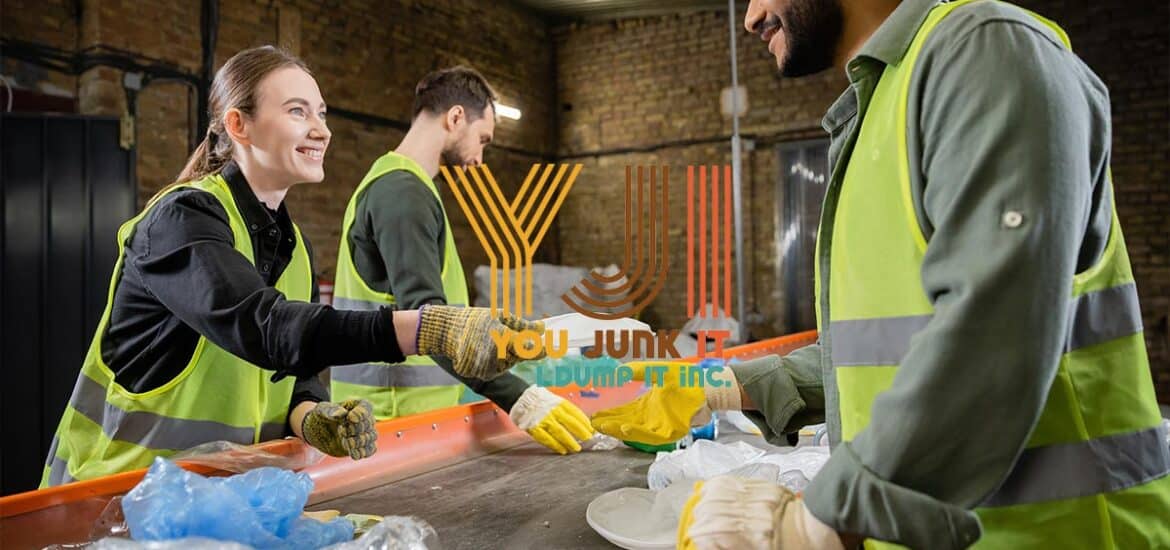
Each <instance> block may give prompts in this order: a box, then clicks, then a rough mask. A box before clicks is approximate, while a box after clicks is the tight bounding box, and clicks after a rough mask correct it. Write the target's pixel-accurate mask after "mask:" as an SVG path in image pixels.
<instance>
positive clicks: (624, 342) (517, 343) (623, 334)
mask: <svg viewBox="0 0 1170 550" xmlns="http://www.w3.org/2000/svg"><path fill="white" fill-rule="evenodd" d="M678 335H679V331H677V330H663V331H659V332H657V333H655V332H651V331H648V330H597V331H594V332H593V345H592V346H590V347H588V348H585V349H584V351H583V352H582V355H584V356H585V357H588V358H590V359H596V358H598V357H602V356H609V357H619V358H623V359H626V358H628V359H681V358H682V354H680V353H679V352H678V349H677V348H676V347H675V340H676V339H677V338H678ZM695 337H696V339H697V340H698V342H697V343H698V353H699V357H700V358H703V357H707V356H708V351H707V343H708V342H711V343H714V344H715V349H714V350H712V351H711V352H710V355H711V356H713V357H723V342H724V340H726V339H728V338H730V337H731V332H730V331H726V330H700V331H698V332H697V333H696V334H695ZM491 338H492V342H493V343H494V344H495V345H496V355H497V357H498V358H500V359H503V358H505V357H507V354H508V350H509V349H511V350H512V352H513V353H515V354H516V356H517V357H519V358H521V359H536V358H537V357H540V356H541V355H546V356H548V357H550V358H552V359H560V358H561V357H564V356H565V355H567V354H568V352H569V333H568V331H566V330H546V331H545V332H544V334H540V333H538V332H536V331H534V330H522V331H514V330H493V331H492V332H491Z"/></svg>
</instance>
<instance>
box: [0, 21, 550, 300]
mask: <svg viewBox="0 0 1170 550" xmlns="http://www.w3.org/2000/svg"><path fill="white" fill-rule="evenodd" d="M14 2H15V4H13V2H9V3H8V4H7V5H6V6H5V8H7V9H6V10H5V18H6V20H5V24H4V26H3V33H4V36H5V37H12V38H17V39H21V40H28V41H34V42H38V43H41V44H47V45H52V46H54V47H57V48H61V49H66V50H73V49H76V48H86V47H91V46H96V45H104V46H109V47H113V48H118V49H121V50H126V51H129V52H133V53H134V54H137V55H141V56H146V57H150V58H153V59H157V60H161V61H162V62H165V63H168V64H171V65H174V66H176V67H178V68H180V69H182V70H184V71H187V72H190V73H198V72H199V70H200V67H201V35H200V3H199V2H173V1H164V0H147V1H139V0H120V1H119V0H75V1H68V0H65V1H60V0H58V1H55V2H54V1H49V2H38V3H37V6H36V7H35V9H34V8H33V7H32V6H31V4H32V3H31V2H23V1H22V0H14ZM25 3H27V4H30V5H29V6H23V5H22V4H25ZM219 9H220V14H219V33H218V40H217V47H216V51H215V64H216V68H218V67H219V66H221V65H222V64H223V63H224V62H225V61H226V60H227V59H228V58H229V57H230V56H231V55H233V54H234V53H235V52H238V51H240V50H241V49H244V48H248V47H252V46H258V45H263V44H279V45H296V46H298V48H297V49H299V54H300V55H301V57H302V58H304V59H305V61H306V62H307V63H308V64H309V65H310V67H312V68H313V70H314V74H315V76H316V78H317V81H318V84H319V85H320V87H321V90H322V94H323V95H324V97H325V100H326V102H328V103H329V105H330V106H331V107H333V108H341V109H345V110H348V111H354V112H359V113H365V114H370V115H375V116H377V117H382V118H386V119H391V120H397V121H408V120H409V118H410V107H411V102H412V101H413V98H414V85H415V83H417V82H418V80H419V79H420V78H421V77H422V76H423V75H424V74H426V73H427V72H429V71H431V70H434V69H437V68H441V67H445V66H450V65H454V64H458V63H463V64H469V65H472V66H474V67H476V68H478V69H479V70H481V71H482V72H483V73H484V74H485V75H486V76H487V78H488V80H489V81H491V83H492V84H493V86H494V87H495V88H496V90H497V92H498V93H499V94H500V96H501V100H502V101H503V102H504V103H507V104H509V105H513V106H516V107H518V108H520V109H521V110H522V111H523V113H524V116H523V122H522V123H518V122H516V121H511V120H501V121H500V122H499V123H498V124H497V127H496V136H495V143H497V144H500V145H502V146H504V147H506V148H507V150H505V149H501V148H495V149H492V148H489V149H488V152H487V153H486V161H487V162H488V164H489V165H490V166H492V168H493V173H494V174H495V175H496V177H497V179H498V180H499V181H500V182H501V184H502V186H504V187H505V193H507V194H509V195H511V194H512V193H514V192H515V190H516V188H517V187H518V185H519V182H520V181H522V178H523V177H524V175H525V174H527V171H528V168H529V166H530V165H531V163H533V162H538V161H540V159H541V158H542V157H543V156H545V155H550V154H552V153H553V152H554V151H553V148H552V145H551V144H552V142H553V139H554V135H553V133H552V131H553V130H552V128H553V127H554V121H553V117H552V115H551V113H552V108H553V105H554V99H553V94H554V93H555V90H554V88H553V85H552V82H553V65H552V61H553V60H552V55H551V52H550V51H549V50H548V49H547V48H546V44H547V43H548V42H549V40H548V36H547V32H548V30H547V25H546V24H545V23H544V22H543V21H541V20H540V19H539V18H537V17H535V16H533V15H531V14H529V13H527V12H526V11H523V10H520V9H517V8H514V7H512V6H510V5H508V4H505V3H495V2H474V1H463V0H449V1H437V2H413V1H412V2H390V3H381V4H380V5H377V6H372V5H370V3H368V2H360V3H359V2H341V3H337V2H331V3H323V2H315V1H297V2H268V1H263V2H261V1H246V0H223V1H221V2H220V8H219ZM282 13H283V17H282ZM10 14H11V15H12V16H13V19H12V20H11V23H10V21H9V20H8V19H7V18H8V17H9V15H10ZM281 21H284V25H285V28H283V29H282V28H281ZM377 21H382V22H384V23H382V24H377V23H376V22H377ZM7 66H8V65H7V64H6V68H5V71H6V72H9V69H8V68H7ZM14 67H15V65H14ZM20 68H21V70H23V71H25V72H26V73H28V74H31V75H32V76H33V77H38V76H39V75H40V73H38V72H37V71H36V70H35V69H34V68H29V67H27V66H25V65H23V64H22V65H21V66H20ZM41 72H42V73H43V72H44V71H41ZM47 75H48V76H47V77H46V78H49V77H51V78H56V79H58V80H60V81H61V82H62V83H63V84H62V86H63V87H65V88H74V89H76V91H77V93H78V96H79V99H80V105H81V110H82V112H83V113H87V114H105V115H119V114H121V113H122V111H123V109H124V108H125V97H124V94H123V91H122V88H121V85H120V82H121V74H120V72H118V71H116V70H113V69H108V68H99V69H94V70H91V71H89V72H87V73H86V74H85V75H83V76H81V77H80V78H79V79H76V78H74V79H72V80H70V78H71V77H67V76H64V75H55V74H54V73H52V72H51V71H49V72H48V73H47ZM78 82H79V83H78ZM187 90H188V88H187V87H185V86H184V85H182V84H177V83H154V84H151V85H150V86H148V87H147V88H146V89H144V90H143V91H142V92H141V94H140V95H139V99H138V102H139V107H138V111H139V117H138V166H137V168H138V180H139V198H140V204H141V203H142V202H144V201H145V200H146V199H148V198H149V197H150V196H151V195H153V194H154V193H155V192H156V191H157V190H158V189H160V188H161V187H162V186H164V185H166V184H167V183H169V182H171V181H172V180H173V179H174V177H175V176H176V175H177V174H178V172H179V171H180V170H181V169H182V167H183V164H184V163H185V161H186V158H187V154H188V151H189V150H190V145H191V143H190V142H191V139H193V138H192V137H191V136H190V133H191V128H192V127H193V125H194V120H195V119H196V113H195V109H196V104H197V102H196V99H195V96H194V95H192V94H190V93H188V91H187ZM329 125H330V129H331V130H332V131H333V140H332V144H331V146H330V150H329V153H328V159H327V162H326V179H325V181H323V182H322V183H319V184H309V185H303V186H299V187H297V188H294V189H293V190H292V191H291V192H290V193H289V195H288V205H289V208H290V209H291V211H292V213H293V218H294V219H295V220H296V221H297V222H298V224H299V225H300V226H301V228H302V229H303V230H304V232H305V233H306V234H307V235H308V237H309V239H310V240H311V241H312V243H313V247H314V252H315V268H316V270H317V272H318V273H319V274H320V275H322V276H323V277H325V278H332V277H333V273H334V270H335V261H336V256H337V245H338V243H339V240H340V231H341V217H342V214H343V212H344V210H345V205H346V201H347V200H348V198H349V196H350V194H351V193H352V191H353V189H354V188H356V187H357V184H358V182H359V181H360V179H361V177H362V176H363V175H365V173H366V170H367V169H368V168H369V165H370V164H371V163H372V162H373V161H374V159H376V158H377V157H378V156H380V155H381V154H382V153H384V152H385V151H386V150H388V149H390V148H393V147H394V146H395V145H397V143H398V141H399V140H401V138H402V132H401V131H398V130H396V129H394V128H392V127H389V126H385V125H380V124H373V123H363V122H355V121H352V120H347V119H345V118H342V117H340V116H337V115H334V116H331V118H330V121H329ZM197 137H198V139H202V136H201V135H200V136H197ZM444 195H445V199H444V200H445V201H446V202H447V204H448V206H449V208H448V212H449V214H450V217H451V222H452V226H453V229H452V231H453V233H454V234H455V236H456V240H457V242H458V243H459V248H460V251H461V253H462V258H463V262H464V266H465V268H467V270H468V271H469V272H470V270H472V269H474V267H475V266H476V265H479V264H483V263H487V256H486V253H484V252H483V250H482V247H481V246H480V245H479V243H478V241H477V240H476V239H475V238H474V235H473V234H472V232H471V229H470V225H469V224H468V222H467V220H466V219H465V218H464V216H463V215H462V213H461V212H460V211H459V208H458V206H457V205H456V203H455V202H454V199H453V198H452V197H451V196H450V195H449V193H448V192H447V191H446V190H444ZM548 243H549V244H547V245H546V246H544V247H542V250H541V251H540V258H541V259H544V260H550V259H555V251H554V250H553V246H555V239H548Z"/></svg>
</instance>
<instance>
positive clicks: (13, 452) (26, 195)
mask: <svg viewBox="0 0 1170 550" xmlns="http://www.w3.org/2000/svg"><path fill="white" fill-rule="evenodd" d="M118 136H119V124H118V119H116V118H108V117H79V116H73V115H64V116H54V115H44V114H13V113H9V114H3V115H0V187H2V189H3V193H0V201H2V202H0V206H2V208H3V213H4V218H3V223H2V224H0V226H2V228H0V259H2V262H3V263H2V264H0V309H2V310H3V319H2V323H3V324H2V325H0V377H2V382H0V432H2V433H3V438H2V441H3V452H2V453H0V492H2V493H3V494H10V493H13V492H19V491H24V490H29V489H34V488H36V485H37V483H38V482H39V481H40V476H41V471H42V468H43V465H44V460H45V455H46V453H47V452H48V448H49V443H50V441H52V438H53V432H54V431H55V430H56V428H57V422H58V421H59V420H60V419H61V413H62V411H64V409H65V404H66V402H67V401H68V400H69V395H70V393H71V392H72V389H73V384H74V382H75V381H76V379H77V373H78V371H79V370H80V369H81V362H82V359H83V358H84V357H85V352H86V349H87V348H88V347H89V342H90V340H91V339H92V338H93V334H94V330H95V329H96V327H97V324H98V320H99V317H100V316H101V313H102V309H103V308H104V306H105V303H106V293H107V291H108V287H109V281H110V273H111V272H112V270H113V267H114V261H115V259H116V256H117V243H116V233H117V230H118V226H119V225H120V224H121V223H122V222H124V221H126V220H127V219H129V218H130V217H131V216H132V215H133V214H134V211H135V201H136V190H135V185H134V176H133V155H132V152H131V151H127V150H124V149H122V148H121V147H120V146H119V140H118Z"/></svg>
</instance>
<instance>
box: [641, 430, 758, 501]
mask: <svg viewBox="0 0 1170 550" xmlns="http://www.w3.org/2000/svg"><path fill="white" fill-rule="evenodd" d="M762 456H764V451H763V450H762V449H759V448H756V447H753V446H751V445H749V444H747V443H744V442H743V441H736V442H735V443H730V444H724V443H718V442H715V441H709V440H706V439H700V440H697V441H695V442H694V444H692V445H691V446H690V447H687V448H686V449H679V450H677V451H670V452H668V453H666V452H664V453H658V456H657V457H656V458H655V459H654V463H653V464H651V465H650V470H649V471H648V472H646V484H647V485H648V486H649V487H650V489H651V490H654V491H658V490H660V489H664V488H666V487H667V486H669V485H670V484H671V483H674V482H675V481H678V480H681V479H689V480H700V479H710V478H712V477H715V476H717V475H720V474H726V473H727V472H730V471H732V470H734V469H736V468H739V467H740V466H743V465H745V464H747V463H749V462H752V461H754V460H756V459H758V458H760V457H762Z"/></svg>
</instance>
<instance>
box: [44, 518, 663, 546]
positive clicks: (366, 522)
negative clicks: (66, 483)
mask: <svg viewBox="0 0 1170 550" xmlns="http://www.w3.org/2000/svg"><path fill="white" fill-rule="evenodd" d="M676 515H677V512H676ZM337 521H345V522H348V523H350V524H351V525H352V526H353V528H354V532H355V533H356V534H358V535H360V537H359V538H357V539H355V540H349V541H345V542H339V543H337V544H333V545H330V546H326V547H323V548H321V549H320V550H428V549H433V548H438V547H439V538H438V535H436V534H435V529H434V528H433V527H431V525H430V524H428V523H427V522H426V521H424V520H422V519H419V518H416V517H405V516H370V515H362V514H347V515H345V516H341V518H339V519H338V520H337ZM58 548H59V550H66V549H65V548H64V547H58ZM77 548H85V549H86V550H221V549H222V550H254V548H253V547H252V546H248V545H246V544H240V543H238V542H230V541H223V540H216V539H209V538H203V537H188V538H182V539H175V540H164V541H138V540H131V539H126V538H118V537H108V538H103V539H101V540H98V541H97V542H94V543H93V544H86V545H78V546H70V547H69V548H68V550H75V549H77Z"/></svg>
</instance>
